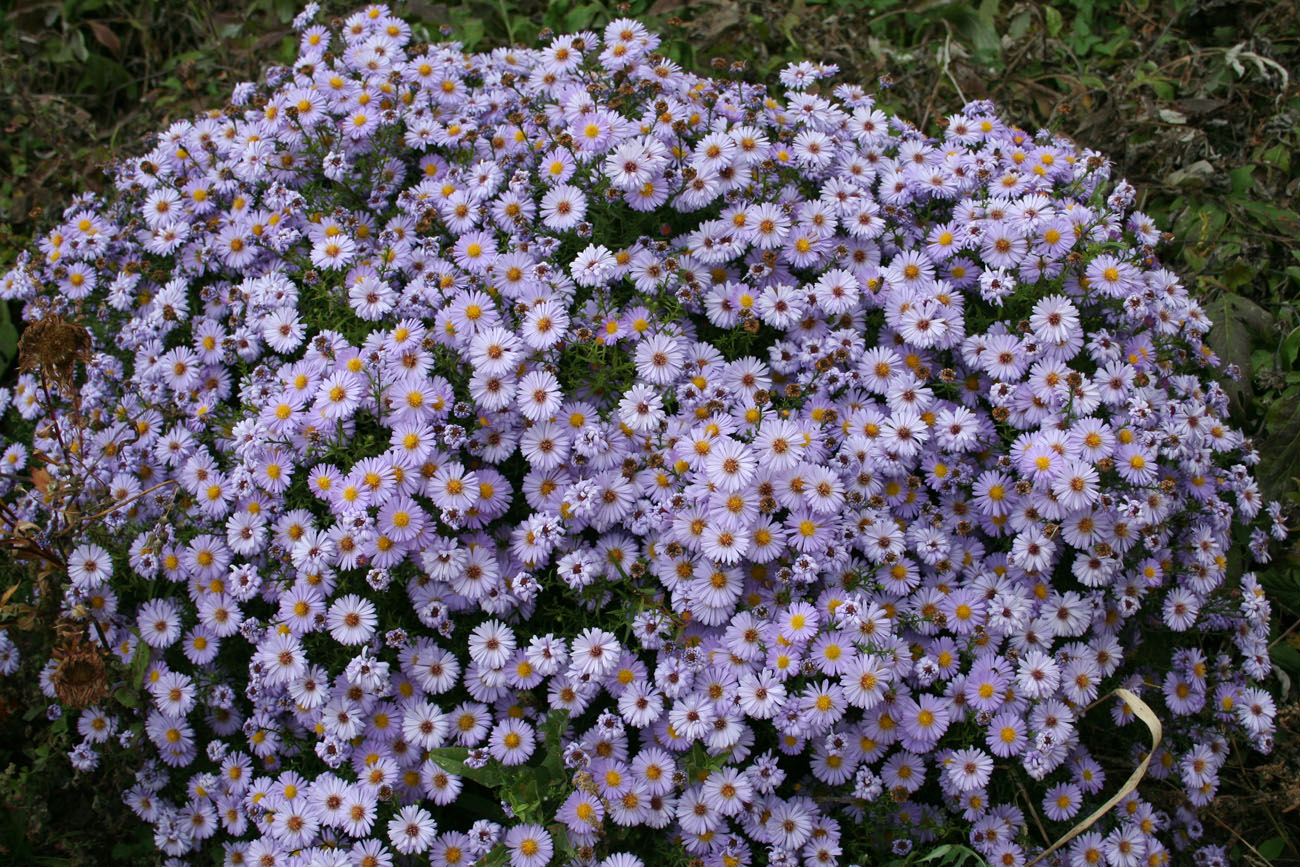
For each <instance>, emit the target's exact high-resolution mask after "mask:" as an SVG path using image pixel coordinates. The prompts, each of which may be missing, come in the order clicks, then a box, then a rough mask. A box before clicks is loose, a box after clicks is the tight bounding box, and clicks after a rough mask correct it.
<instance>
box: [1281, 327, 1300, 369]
mask: <svg viewBox="0 0 1300 867" xmlns="http://www.w3.org/2000/svg"><path fill="white" fill-rule="evenodd" d="M1277 354H1278V358H1279V359H1280V360H1281V361H1282V366H1283V367H1284V368H1286V367H1293V366H1294V365H1295V360H1296V357H1297V356H1300V328H1296V329H1295V330H1294V331H1292V332H1291V333H1290V334H1288V335H1287V336H1286V339H1285V340H1283V341H1282V345H1281V346H1280V347H1278V351H1277Z"/></svg>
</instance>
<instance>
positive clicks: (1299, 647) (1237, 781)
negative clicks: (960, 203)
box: [0, 0, 1300, 864]
mask: <svg viewBox="0 0 1300 867" xmlns="http://www.w3.org/2000/svg"><path fill="white" fill-rule="evenodd" d="M402 5H403V9H404V12H403V14H405V15H406V16H407V17H409V18H411V19H414V20H420V21H424V22H427V25H428V27H429V29H430V31H433V32H436V30H437V28H438V27H439V26H442V25H446V26H449V27H450V28H452V30H453V31H454V32H455V33H456V35H457V36H458V37H459V38H461V39H462V40H463V41H464V42H466V44H467V45H468V46H469V47H471V48H483V47H487V46H490V45H498V44H503V43H508V42H516V41H522V42H525V43H532V42H533V41H534V40H536V38H537V37H538V35H539V33H541V32H543V30H544V29H545V28H552V29H555V30H575V29H581V28H586V27H595V26H599V25H601V24H603V23H604V22H606V21H608V20H609V19H610V18H612V17H615V16H617V15H618V14H620V9H618V8H616V7H615V6H614V5H613V4H611V3H604V2H581V0H557V2H551V3H547V2H542V0H462V2H456V3H450V4H448V3H430V2H427V0H411V2H408V3H405V4H402ZM326 8H327V11H329V12H331V13H334V12H346V11H349V10H350V9H351V8H353V4H345V3H340V2H337V0H330V2H328V3H326ZM623 8H624V9H625V10H626V11H627V12H629V13H630V14H633V15H636V16H638V17H640V18H642V19H643V20H646V21H647V22H648V23H650V24H652V25H653V26H655V27H656V28H658V29H659V30H660V32H662V33H664V34H665V36H666V43H667V44H666V50H667V53H669V54H670V56H672V57H674V58H675V59H677V60H678V61H679V62H682V63H683V64H685V65H687V66H690V67H693V68H695V69H699V70H706V69H708V68H709V67H710V66H711V64H712V63H713V61H714V58H725V60H726V61H735V60H743V61H745V62H746V64H747V71H746V73H745V74H746V76H747V77H749V78H751V79H753V80H770V79H771V78H773V77H774V74H775V71H776V70H777V69H779V68H780V67H781V66H782V65H784V64H785V63H787V62H789V61H791V60H800V59H804V58H816V59H820V60H823V61H826V62H833V63H838V64H839V65H840V67H841V70H842V72H843V76H844V77H845V78H847V79H852V80H858V81H863V82H866V83H869V84H873V83H879V84H880V85H881V86H885V85H887V87H886V88H885V89H883V90H882V91H881V101H882V102H883V103H885V104H886V105H887V106H888V107H890V108H893V109H895V110H898V111H900V112H901V113H902V114H904V116H906V117H908V118H911V119H913V120H915V121H916V122H917V123H919V124H920V125H921V126H923V127H924V128H925V129H927V130H928V131H930V132H938V131H939V130H940V129H941V124H942V122H943V118H944V117H945V116H946V115H947V114H951V113H952V112H954V111H956V110H957V109H958V108H960V106H961V105H962V104H963V102H965V101H966V100H968V99H976V98H990V99H994V100H996V101H997V102H998V103H999V104H1000V106H1001V111H1002V114H1003V116H1004V117H1005V118H1007V119H1008V120H1010V121H1012V122H1014V123H1017V124H1019V125H1020V126H1022V127H1025V128H1027V129H1030V130H1033V129H1037V128H1040V127H1045V128H1048V129H1051V130H1053V131H1055V132H1059V133H1062V134H1066V135H1069V136H1071V137H1072V138H1074V139H1075V140H1076V141H1078V142H1080V143H1081V144H1082V145H1084V146H1086V147H1089V148H1093V149H1095V150H1097V151H1099V152H1101V153H1102V154H1104V155H1106V156H1107V157H1110V158H1111V159H1113V160H1114V164H1115V166H1114V174H1115V175H1116V177H1125V178H1127V179H1128V180H1129V181H1130V182H1131V183H1132V184H1133V185H1134V186H1135V187H1136V188H1137V190H1138V192H1139V200H1138V201H1139V206H1140V208H1141V209H1142V210H1144V211H1146V212H1147V213H1148V214H1149V215H1151V216H1152V217H1154V218H1155V219H1156V221H1157V222H1158V224H1159V225H1161V226H1162V227H1163V228H1165V229H1168V230H1169V231H1171V232H1172V238H1171V240H1170V241H1169V243H1168V244H1167V245H1166V246H1165V247H1164V249H1163V251H1162V256H1163V258H1164V259H1165V261H1166V263H1167V264H1168V266H1169V267H1171V268H1172V269H1173V270H1175V271H1177V272H1178V273H1179V274H1180V275H1181V276H1182V277H1183V279H1184V281H1185V283H1186V284H1187V285H1188V286H1190V287H1192V288H1193V289H1194V290H1195V292H1196V293H1197V294H1198V296H1199V297H1201V298H1202V299H1204V303H1205V304H1206V306H1207V308H1208V309H1209V312H1210V315H1211V317H1212V318H1213V319H1214V320H1215V321H1216V326H1215V329H1214V331H1213V332H1212V334H1211V342H1212V345H1213V346H1214V347H1215V348H1216V350H1217V351H1218V352H1219V353H1220V354H1221V355H1222V356H1223V357H1225V358H1226V359H1227V360H1229V361H1231V362H1232V363H1235V364H1236V365H1238V366H1239V367H1240V368H1241V371H1242V376H1241V378H1240V379H1239V380H1238V381H1236V382H1230V383H1228V384H1227V386H1228V388H1229V389H1230V392H1231V395H1232V404H1233V409H1234V418H1235V420H1236V422H1237V424H1238V425H1239V426H1241V427H1242V428H1243V429H1244V430H1245V431H1246V432H1247V434H1248V435H1249V436H1251V437H1252V438H1253V440H1254V442H1255V445H1256V447H1257V448H1258V449H1259V451H1260V454H1261V455H1262V463H1261V466H1260V467H1259V468H1257V470H1258V475H1259V478H1260V480H1261V484H1262V485H1263V486H1264V487H1265V490H1266V492H1267V493H1268V494H1269V495H1270V496H1271V497H1275V498H1280V499H1282V500H1283V501H1284V502H1285V503H1287V504H1288V506H1289V507H1290V508H1291V509H1292V515H1293V516H1294V515H1295V513H1296V511H1297V510H1298V507H1300V484H1298V482H1297V479H1296V477H1297V476H1300V243H1297V241H1298V239H1300V216H1298V214H1297V211H1300V207H1298V206H1297V201H1296V199H1297V192H1298V191H1300V165H1298V164H1296V161H1295V160H1293V154H1295V153H1297V152H1300V87H1298V85H1300V81H1297V80H1296V75H1295V74H1293V72H1294V71H1297V70H1300V5H1297V4H1296V3H1294V2H1292V3H1286V2H1280V3H1278V2H1259V0H1246V2H1240V3H1233V4H1228V3H1214V2H1192V0H1168V2H1149V0H1147V2H1143V0H1062V2H1057V3H1050V2H1040V0H1021V2H1016V3H1010V2H1000V3H999V2H997V0H982V2H978V3H975V2H940V0H920V2H915V0H789V2H778V0H700V2H688V0H653V2H652V0H636V2H633V3H631V4H630V5H628V6H626V7H623ZM296 11H297V5H296V4H295V3H294V2H293V0H249V2H240V0H182V2H175V3H165V4H163V3H156V2H153V0H47V2H39V0H16V2H14V3H12V4H11V5H10V6H9V8H8V11H6V12H3V13H0V131H2V133H3V134H2V135H0V266H3V265H5V264H7V263H8V262H9V261H11V260H12V258H13V257H14V256H15V255H16V253H17V251H18V250H20V249H22V248H23V247H25V246H27V245H28V244H29V243H30V241H31V239H32V238H33V237H34V236H36V235H37V234H38V233H39V232H40V231H41V230H42V228H43V227H45V226H48V225H49V223H50V221H51V217H52V216H57V214H58V213H59V211H60V210H61V209H62V207H63V206H64V205H65V204H66V203H67V202H68V201H69V199H70V198H71V197H72V196H73V195H74V194H76V193H78V192H81V191H84V190H98V189H100V188H101V187H102V179H103V174H102V168H103V166H104V165H105V164H106V163H107V162H108V161H109V160H110V159H112V158H114V157H118V156H123V155H128V154H131V153H135V152H138V151H139V150H140V149H141V147H142V141H143V138H144V136H146V135H147V134H148V133H150V132H153V131H157V130H161V129H163V128H165V127H166V125H167V124H168V123H169V122H171V121H173V120H176V119H178V118H183V117H188V116H190V115H192V114H194V113H195V112H197V111H198V110H200V109H203V108H208V107H211V106H215V105H220V104H222V103H223V102H224V98H225V96H226V95H227V94H228V93H229V91H230V89H231V88H232V87H233V85H234V84H235V83H236V82H237V81H241V80H245V79H252V78H255V77H256V76H257V75H258V74H259V72H260V70H261V69H262V68H264V67H265V66H267V65H269V64H272V63H279V62H285V61H287V60H289V59H291V57H292V54H293V49H294V44H295V40H294V38H293V34H292V32H291V31H290V28H289V22H290V21H291V20H292V18H293V16H294V14H295V13H296ZM18 312H19V311H18V309H17V307H16V306H11V307H10V308H8V309H6V308H4V307H3V305H0V371H4V370H5V369H6V368H8V367H10V362H11V360H12V358H13V355H14V352H15V347H16V343H17V337H18V328H17V327H16V324H15V323H16V319H17V314H18ZM12 376H13V372H12V370H11V369H10V370H8V371H7V372H6V373H5V375H4V378H3V381H5V382H7V381H9V380H10V379H12ZM11 433H12V432H11ZM1261 577H1262V578H1263V580H1264V581H1265V583H1266V586H1267V588H1268V590H1269V593H1270V596H1271V598H1272V600H1273V605H1274V612H1275V616H1274V620H1275V627H1274V629H1275V632H1274V636H1275V638H1274V642H1273V646H1272V653H1273V655H1274V661H1275V662H1276V664H1277V666H1278V670H1279V671H1280V672H1282V675H1283V677H1284V678H1286V679H1287V680H1286V683H1287V684H1290V683H1291V682H1296V683H1297V685H1300V548H1298V547H1297V546H1296V545H1295V543H1294V542H1292V543H1291V544H1290V546H1289V549H1288V550H1287V551H1286V552H1284V553H1283V556H1280V557H1279V558H1278V560H1277V561H1275V562H1274V563H1273V564H1271V565H1270V566H1269V567H1268V568H1267V569H1266V570H1264V571H1263V572H1261ZM1287 690H1288V693H1287V694H1286V696H1285V698H1286V700H1287V703H1288V709H1287V710H1286V711H1285V712H1284V713H1283V715H1282V716H1281V717H1280V719H1279V736H1278V748H1277V750H1276V751H1275V753H1274V755H1273V756H1270V757H1267V758H1265V759H1262V760H1254V761H1252V760H1251V759H1248V758H1247V759H1244V760H1243V761H1242V762H1241V763H1239V764H1238V765H1237V766H1235V767H1234V768H1233V770H1232V772H1231V773H1230V774H1229V775H1228V776H1227V778H1226V779H1225V783H1224V792H1225V796H1224V798H1223V799H1222V801H1221V802H1220V804H1219V806H1218V808H1217V809H1216V811H1215V817H1214V818H1213V819H1212V820H1210V821H1209V822H1208V825H1209V828H1208V829H1207V830H1208V831H1209V832H1210V833H1212V834H1214V836H1216V837H1220V838H1223V839H1225V840H1231V841H1233V842H1234V846H1235V848H1236V853H1237V855H1238V856H1239V857H1241V858H1242V859H1245V860H1247V861H1253V862H1256V863H1274V864H1283V863H1291V864H1297V863H1300V834H1297V833H1296V831H1295V830H1294V829H1293V827H1292V826H1293V825H1294V817H1295V815H1296V811H1297V809H1300V737H1298V736H1297V735H1298V734H1300V732H1298V731H1297V730H1298V729H1300V705H1297V704H1296V700H1295V692H1294V689H1292V688H1291V687H1289V686H1288V687H1287ZM3 701H4V696H3V695H2V694H0V724H3V726H4V727H5V730H6V733H7V734H8V735H11V736H12V737H14V738H17V740H16V741H15V740H12V739H9V743H7V744H6V745H4V746H2V747H0V804H2V805H3V807H0V854H3V853H5V852H6V850H5V849H4V848H3V847H4V846H10V847H12V846H14V845H16V844H15V843H13V842H12V841H14V840H17V839H21V834H19V832H22V833H23V834H26V835H27V836H28V837H29V840H28V841H27V843H25V844H24V845H29V846H30V848H27V849H22V850H15V849H13V848H10V849H9V850H8V854H10V855H12V856H13V857H17V858H20V859H22V858H28V857H30V858H37V857H38V853H39V858H40V859H42V860H44V861H45V863H81V862H83V860H86V859H88V860H89V861H105V862H107V861H109V860H113V859H116V858H124V859H130V858H133V857H136V856H140V855H143V854H144V853H145V852H147V851H148V845H147V841H146V842H145V846H144V848H143V849H137V848H136V847H135V845H134V844H131V843H124V842H121V841H116V842H117V848H116V850H115V851H114V850H112V849H111V848H110V849H109V850H108V851H105V849H104V848H102V847H100V848H97V847H99V845H100V844H101V843H102V840H101V839H100V838H99V836H98V831H97V829H96V828H95V827H94V826H93V825H87V824H86V823H85V822H84V821H82V822H80V824H78V823H76V822H73V821H72V820H70V819H69V818H67V816H68V815H71V813H69V812H68V811H63V810H55V811H51V810H49V809H48V806H47V805H48V803H58V800H56V799H58V798H64V797H69V796H73V797H78V798H80V799H81V801H80V802H79V803H81V804H82V807H83V809H82V810H78V811H74V812H84V811H85V810H89V809H90V808H91V807H92V804H91V803H90V802H89V801H88V800H86V799H88V798H94V797H97V796H95V795H94V794H93V793H89V792H81V791H80V790H79V789H78V787H79V786H84V785H85V783H86V781H85V780H84V779H83V780H79V781H73V782H64V781H63V780H62V778H60V777H57V776H55V775H52V774H51V775H45V776H41V775H39V774H32V773H28V772H27V771H25V770H24V771H20V770H19V769H18V768H19V767H20V766H25V765H31V767H40V766H43V763H44V762H45V760H46V759H47V758H49V759H50V761H51V763H52V767H57V766H58V762H59V761H61V760H62V758H63V757H62V755H61V750H64V751H65V750H66V749H67V746H64V745H61V744H60V743H58V740H59V737H60V734H59V733H57V732H53V733H51V731H50V727H49V726H48V724H46V723H44V722H43V721H41V720H39V719H37V716H39V715H40V713H41V712H42V711H43V709H35V711H33V709H25V708H15V707H12V706H9V705H5V704H4V703H3ZM24 717H25V719H24ZM38 732H40V733H39V734H38ZM65 739H66V738H65ZM42 750H43V751H44V752H42ZM38 753H39V754H40V755H37V754H38ZM10 762H14V763H16V764H15V766H14V767H11V769H10V770H9V771H5V770H4V768H5V766H6V765H8V764H9V763H10ZM101 791H105V792H108V791H115V788H114V789H109V788H103V789H101ZM82 802H84V803H82ZM93 806H94V808H95V809H102V808H107V807H108V806H110V805H108V804H104V803H95V804H94V805H93ZM9 826H12V828H11V827H9ZM15 835H18V836H15ZM42 841H43V842H42ZM146 860H147V856H146Z"/></svg>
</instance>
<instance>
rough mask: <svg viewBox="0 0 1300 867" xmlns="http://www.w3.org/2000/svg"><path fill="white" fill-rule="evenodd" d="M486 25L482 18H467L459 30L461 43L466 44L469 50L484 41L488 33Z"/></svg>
mask: <svg viewBox="0 0 1300 867" xmlns="http://www.w3.org/2000/svg"><path fill="white" fill-rule="evenodd" d="M486 30H487V28H486V25H484V23H483V19H482V18H466V19H465V20H463V21H462V22H461V23H460V26H459V27H458V28H457V31H458V34H457V35H458V36H459V37H460V41H461V42H463V43H464V44H465V47H466V48H467V49H470V50H473V48H474V47H475V46H476V45H478V44H479V42H481V41H482V40H483V34H484V33H485V32H486Z"/></svg>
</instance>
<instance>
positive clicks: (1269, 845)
mask: <svg viewBox="0 0 1300 867" xmlns="http://www.w3.org/2000/svg"><path fill="white" fill-rule="evenodd" d="M1256 848H1258V849H1259V854H1261V855H1263V856H1264V857H1265V858H1267V859H1268V860H1270V861H1275V860H1277V856H1279V855H1281V854H1282V850H1284V849H1285V848H1286V840H1284V839H1282V838H1281V837H1272V838H1270V839H1268V840H1265V841H1264V842H1263V843H1260V844H1259V846H1257V847H1256Z"/></svg>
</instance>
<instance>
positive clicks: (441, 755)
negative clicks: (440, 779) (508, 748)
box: [429, 747, 501, 789]
mask: <svg viewBox="0 0 1300 867" xmlns="http://www.w3.org/2000/svg"><path fill="white" fill-rule="evenodd" d="M468 757H469V750H467V749H466V748H465V747H438V748H437V749H433V750H429V758H431V759H433V760H434V762H435V763H436V764H437V765H438V767H440V768H442V769H443V770H444V771H447V772H448V773H452V774H455V775H456V776H458V777H464V778H465V779H467V780H473V781H474V782H476V783H480V784H482V785H484V786H487V787H488V788H489V789H495V788H497V787H498V786H500V785H501V770H500V768H499V767H498V766H496V764H495V763H494V762H489V763H488V764H487V765H485V766H483V767H481V768H471V767H469V766H467V765H466V764H465V759H467V758H468Z"/></svg>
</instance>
